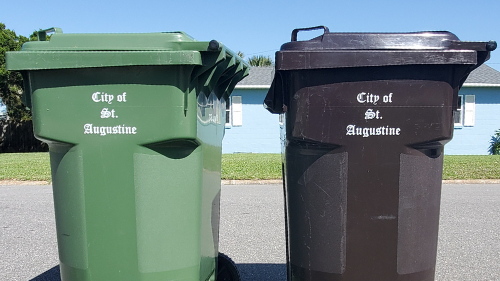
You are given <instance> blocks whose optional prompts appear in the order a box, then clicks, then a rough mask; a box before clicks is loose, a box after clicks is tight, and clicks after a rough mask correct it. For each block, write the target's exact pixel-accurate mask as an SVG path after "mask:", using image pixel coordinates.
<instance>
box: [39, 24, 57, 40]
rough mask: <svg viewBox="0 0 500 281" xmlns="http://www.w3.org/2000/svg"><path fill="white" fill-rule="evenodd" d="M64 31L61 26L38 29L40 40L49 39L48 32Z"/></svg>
mask: <svg viewBox="0 0 500 281" xmlns="http://www.w3.org/2000/svg"><path fill="white" fill-rule="evenodd" d="M52 32H54V33H56V34H57V33H63V31H62V29H61V28H59V27H51V28H47V29H43V30H39V31H38V41H47V33H52Z"/></svg>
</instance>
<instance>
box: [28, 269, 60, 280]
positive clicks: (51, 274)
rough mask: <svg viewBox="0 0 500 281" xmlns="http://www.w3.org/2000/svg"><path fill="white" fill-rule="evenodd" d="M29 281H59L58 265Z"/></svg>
mask: <svg viewBox="0 0 500 281" xmlns="http://www.w3.org/2000/svg"><path fill="white" fill-rule="evenodd" d="M30 281H61V275H60V273H59V265H56V266H54V267H53V268H51V269H49V270H47V271H45V272H44V273H42V274H40V275H38V276H37V277H35V278H33V279H31V280H30Z"/></svg>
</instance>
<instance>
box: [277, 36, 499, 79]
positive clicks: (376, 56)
mask: <svg viewBox="0 0 500 281" xmlns="http://www.w3.org/2000/svg"><path fill="white" fill-rule="evenodd" d="M314 29H323V30H324V34H323V35H321V36H318V37H316V38H313V39H311V40H307V41H297V34H298V32H299V31H306V30H314ZM495 48H496V42H495V41H490V42H462V41H460V40H459V39H458V37H457V36H456V35H455V34H453V33H451V32H448V31H424V32H408V33H339V32H329V29H328V28H327V27H325V26H316V27H310V28H299V29H294V30H293V31H292V39H291V42H288V43H285V44H283V45H282V46H281V50H280V51H278V52H277V53H276V70H291V69H315V68H338V67H363V66H383V65H409V64H477V63H478V62H480V63H479V64H481V63H482V62H484V61H485V60H487V59H488V57H489V51H492V50H494V49H495ZM478 52H484V53H485V54H484V55H480V54H478ZM483 57H484V58H483Z"/></svg>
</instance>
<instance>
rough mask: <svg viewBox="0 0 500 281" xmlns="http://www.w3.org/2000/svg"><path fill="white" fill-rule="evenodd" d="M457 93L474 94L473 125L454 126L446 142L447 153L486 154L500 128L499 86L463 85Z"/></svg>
mask: <svg viewBox="0 0 500 281" xmlns="http://www.w3.org/2000/svg"><path fill="white" fill-rule="evenodd" d="M459 95H464V96H465V95H474V96H475V110H474V114H475V122H474V126H455V130H454V132H453V139H452V140H451V141H450V142H449V143H448V144H446V146H445V149H444V152H445V154H448V155H487V154H489V150H488V148H489V146H490V141H491V138H492V136H493V134H494V132H495V130H498V129H500V88H498V87H496V88H494V87H464V88H462V89H461V90H460V92H459Z"/></svg>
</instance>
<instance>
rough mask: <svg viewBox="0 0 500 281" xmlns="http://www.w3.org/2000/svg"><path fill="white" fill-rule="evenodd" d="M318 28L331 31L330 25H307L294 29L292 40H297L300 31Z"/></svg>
mask: <svg viewBox="0 0 500 281" xmlns="http://www.w3.org/2000/svg"><path fill="white" fill-rule="evenodd" d="M316 29H323V30H324V33H329V32H330V30H329V29H328V27H326V26H324V25H318V26H314V27H306V28H296V29H294V30H293V31H292V42H293V41H297V33H299V31H310V30H316ZM324 33H323V34H324Z"/></svg>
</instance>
